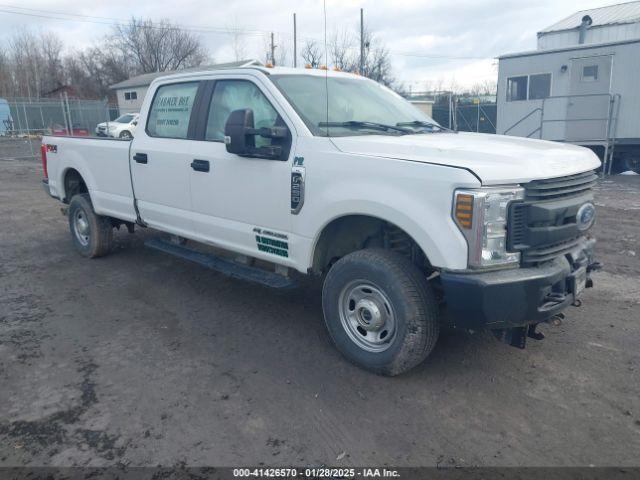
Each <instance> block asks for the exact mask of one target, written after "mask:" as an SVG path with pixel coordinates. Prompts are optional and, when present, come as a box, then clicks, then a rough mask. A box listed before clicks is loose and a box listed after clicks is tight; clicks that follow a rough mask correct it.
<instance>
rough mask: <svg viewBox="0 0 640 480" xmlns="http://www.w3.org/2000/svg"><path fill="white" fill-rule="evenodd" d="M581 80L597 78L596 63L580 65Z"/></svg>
mask: <svg viewBox="0 0 640 480" xmlns="http://www.w3.org/2000/svg"><path fill="white" fill-rule="evenodd" d="M581 80H582V81H583V82H595V81H597V80H598V65H587V66H584V67H582V78H581Z"/></svg>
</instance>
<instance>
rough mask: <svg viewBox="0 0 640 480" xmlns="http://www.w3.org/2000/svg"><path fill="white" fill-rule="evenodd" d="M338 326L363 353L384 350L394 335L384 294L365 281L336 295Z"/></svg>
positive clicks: (355, 282)
mask: <svg viewBox="0 0 640 480" xmlns="http://www.w3.org/2000/svg"><path fill="white" fill-rule="evenodd" d="M338 301H339V305H340V322H341V323H342V328H344V330H345V332H346V333H347V335H348V336H349V338H350V339H351V341H352V342H353V343H355V344H356V345H358V346H359V347H360V348H362V349H363V350H366V351H367V352H374V353H378V352H383V351H385V350H387V349H388V348H389V347H390V346H391V343H392V342H393V339H394V338H395V335H396V316H395V313H394V311H393V306H392V305H391V301H390V300H389V297H388V296H387V294H386V293H385V292H384V291H383V290H382V289H381V288H380V287H378V286H376V285H374V284H373V283H371V282H367V281H365V280H354V281H352V282H349V283H348V284H347V285H346V286H345V287H344V288H343V289H342V291H341V292H340V297H339V300H338Z"/></svg>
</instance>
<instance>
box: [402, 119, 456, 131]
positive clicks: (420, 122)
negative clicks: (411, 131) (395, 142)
mask: <svg viewBox="0 0 640 480" xmlns="http://www.w3.org/2000/svg"><path fill="white" fill-rule="evenodd" d="M396 125H397V126H398V127H423V128H431V129H434V128H437V129H439V130H440V131H443V132H444V131H449V132H450V131H451V130H449V129H448V128H445V127H443V126H441V125H438V124H437V123H433V122H425V121H423V120H413V121H411V122H398V123H396Z"/></svg>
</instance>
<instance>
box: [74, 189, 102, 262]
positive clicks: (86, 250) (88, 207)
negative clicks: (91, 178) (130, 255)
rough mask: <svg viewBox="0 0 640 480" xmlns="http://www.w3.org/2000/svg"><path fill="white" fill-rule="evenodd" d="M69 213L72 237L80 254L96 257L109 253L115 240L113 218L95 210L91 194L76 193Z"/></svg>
mask: <svg viewBox="0 0 640 480" xmlns="http://www.w3.org/2000/svg"><path fill="white" fill-rule="evenodd" d="M68 213H69V230H71V238H72V240H73V245H74V246H75V247H76V250H77V251H78V252H79V253H80V255H83V256H85V257H89V258H94V257H102V256H104V255H106V254H107V253H109V250H110V249H111V244H112V242H113V225H112V223H111V219H110V218H109V217H103V216H101V215H98V214H96V213H95V212H94V211H93V205H92V204H91V198H90V197H89V194H87V193H81V194H78V195H74V196H73V197H72V198H71V202H69V212H68Z"/></svg>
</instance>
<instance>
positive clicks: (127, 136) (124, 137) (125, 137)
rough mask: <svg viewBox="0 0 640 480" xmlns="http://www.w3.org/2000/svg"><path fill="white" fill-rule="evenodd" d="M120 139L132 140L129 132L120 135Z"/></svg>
mask: <svg viewBox="0 0 640 480" xmlns="http://www.w3.org/2000/svg"><path fill="white" fill-rule="evenodd" d="M120 138H121V139H123V140H131V139H132V138H133V135H131V132H130V131H128V130H125V131H123V132H122V133H120Z"/></svg>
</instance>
